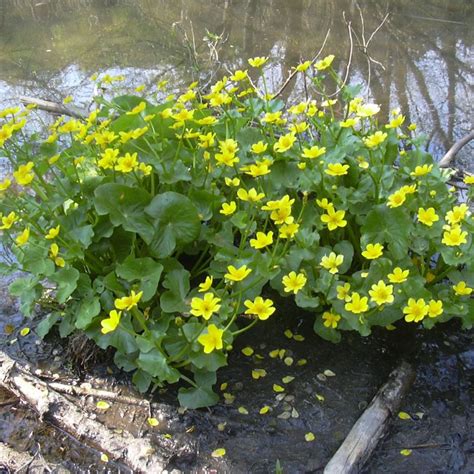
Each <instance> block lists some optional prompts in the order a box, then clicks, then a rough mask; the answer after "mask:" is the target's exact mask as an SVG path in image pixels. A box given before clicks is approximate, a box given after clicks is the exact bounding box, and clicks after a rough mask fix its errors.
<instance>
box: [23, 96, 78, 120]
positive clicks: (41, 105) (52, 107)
mask: <svg viewBox="0 0 474 474" xmlns="http://www.w3.org/2000/svg"><path fill="white" fill-rule="evenodd" d="M20 102H22V103H23V104H34V105H36V106H37V107H38V109H41V110H45V111H46V112H50V113H52V114H57V115H68V116H69V117H74V118H85V115H86V114H85V113H83V112H80V111H78V110H72V109H69V108H68V107H64V105H62V104H58V103H57V102H51V101H49V100H42V99H36V98H35V97H25V96H22V97H20Z"/></svg>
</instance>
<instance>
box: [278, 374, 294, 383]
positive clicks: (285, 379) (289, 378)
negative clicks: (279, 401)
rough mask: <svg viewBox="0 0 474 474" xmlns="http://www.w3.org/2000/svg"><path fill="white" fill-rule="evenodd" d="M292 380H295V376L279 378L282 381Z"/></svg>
mask: <svg viewBox="0 0 474 474" xmlns="http://www.w3.org/2000/svg"><path fill="white" fill-rule="evenodd" d="M293 380H295V378H294V377H292V376H291V375H287V376H286V377H283V378H282V379H281V381H282V382H283V383H290V382H293Z"/></svg>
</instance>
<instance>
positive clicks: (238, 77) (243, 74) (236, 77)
mask: <svg viewBox="0 0 474 474" xmlns="http://www.w3.org/2000/svg"><path fill="white" fill-rule="evenodd" d="M247 77H248V74H247V70H245V71H240V70H238V71H235V72H234V74H232V76H230V80H231V81H235V82H240V81H243V80H244V79H247Z"/></svg>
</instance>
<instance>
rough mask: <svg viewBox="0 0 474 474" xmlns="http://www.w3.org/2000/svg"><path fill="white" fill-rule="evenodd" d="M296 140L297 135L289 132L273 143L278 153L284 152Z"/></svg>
mask: <svg viewBox="0 0 474 474" xmlns="http://www.w3.org/2000/svg"><path fill="white" fill-rule="evenodd" d="M295 141H296V135H295V134H294V133H293V132H292V133H287V134H286V135H282V136H281V137H280V138H279V139H278V142H277V143H275V145H273V149H274V150H275V151H276V152H277V153H284V152H285V151H287V150H289V149H290V148H291V147H292V146H293V145H294V143H295Z"/></svg>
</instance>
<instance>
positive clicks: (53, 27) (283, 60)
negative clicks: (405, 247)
mask: <svg viewBox="0 0 474 474" xmlns="http://www.w3.org/2000/svg"><path fill="white" fill-rule="evenodd" d="M358 5H360V11H359V9H358ZM386 13H389V17H388V19H387V21H386V22H385V23H384V24H383V26H382V27H381V28H380V30H379V31H378V32H377V33H376V34H375V35H374V36H373V37H372V39H371V36H372V34H373V33H374V32H375V30H376V29H377V28H378V27H379V25H380V24H381V22H382V20H383V18H384V16H385V14H386ZM344 16H345V18H346V20H347V22H350V23H351V25H352V27H353V31H354V32H353V34H352V41H353V50H354V54H353V57H352V61H351V67H350V70H349V75H348V81H349V82H350V83H362V84H364V86H365V88H364V91H363V92H364V93H368V94H370V95H371V96H372V98H373V99H374V100H375V101H377V102H378V103H380V104H381V105H382V113H383V114H384V115H385V116H386V115H387V114H388V111H389V110H390V109H391V108H394V107H398V106H399V107H401V108H402V110H403V112H404V113H405V114H406V115H407V118H408V120H409V121H413V122H416V123H418V124H419V128H420V129H421V130H422V131H424V132H425V133H426V134H427V136H428V144H429V149H430V150H431V152H432V153H433V154H434V155H435V156H437V157H441V156H442V155H443V154H444V152H445V151H446V150H447V148H449V147H450V146H451V145H452V144H453V143H454V142H455V141H456V140H457V139H459V138H460V137H461V136H463V135H465V134H466V133H467V132H468V131H470V130H471V129H472V117H473V116H474V114H473V112H474V107H473V103H474V101H473V100H472V99H473V94H472V85H473V83H474V75H473V67H474V54H473V51H474V30H473V29H472V27H471V25H472V24H473V23H474V2H472V1H471V0H411V1H407V0H385V1H380V0H366V1H360V2H356V1H353V0H179V1H170V0H155V1H151V0H134V1H132V0H41V1H40V0H3V1H2V2H0V105H1V104H2V103H3V104H6V103H13V102H15V101H16V100H17V98H18V96H20V95H32V96H37V97H42V98H49V99H53V100H59V101H60V100H61V99H62V98H64V97H66V96H67V95H70V94H72V95H73V96H74V100H75V102H76V103H78V104H87V103H88V102H89V101H90V97H91V95H92V93H93V86H92V83H91V82H90V81H89V79H88V78H89V77H90V76H91V74H92V73H94V72H98V71H100V72H109V73H113V74H117V73H124V74H125V75H126V76H127V81H126V87H129V88H130V87H132V86H136V85H138V84H146V85H147V89H148V90H149V91H151V90H154V85H155V84H156V82H157V80H163V79H169V80H170V83H171V85H172V87H173V88H180V87H183V86H184V84H185V83H188V82H190V81H191V80H194V79H201V82H202V83H204V84H206V83H207V82H208V81H210V80H212V79H214V78H216V77H219V76H222V75H223V74H225V73H226V72H227V71H229V70H233V69H235V68H237V67H246V63H245V60H246V58H249V57H252V56H256V55H267V56H270V58H271V63H270V65H269V67H268V68H267V70H266V76H267V81H268V83H269V84H270V86H271V87H272V88H273V90H278V88H279V87H280V86H281V84H282V83H283V81H284V79H285V78H286V76H287V75H288V71H289V70H290V68H291V67H292V66H295V65H296V64H297V63H298V62H299V61H300V60H305V59H311V58H312V57H313V56H314V55H315V52H317V51H318V50H319V48H320V47H321V45H322V44H323V41H324V38H325V36H326V33H327V31H328V30H330V32H329V36H328V40H327V43H326V46H325V48H324V51H323V54H329V53H333V54H335V55H336V56H337V59H338V60H339V61H338V62H337V67H338V69H339V70H340V71H341V73H344V71H345V67H346V65H347V62H348V57H349V52H350V40H349V35H348V28H347V24H346V22H345V21H344ZM361 16H362V18H363V22H362V20H361ZM216 35H217V36H220V37H221V40H220V41H216V40H215V38H216ZM364 45H365V46H364ZM369 65H370V74H369ZM369 79H370V84H369V83H368V82H369ZM304 93H305V92H304V84H303V83H302V81H296V82H292V83H291V84H290V85H289V87H288V88H287V89H285V94H286V97H287V98H289V99H290V100H296V99H298V98H301V97H302V96H303V95H304ZM473 150H474V146H473V145H471V146H470V147H465V149H464V150H462V152H461V153H460V155H459V157H460V159H461V161H462V162H463V165H464V166H468V167H470V169H471V170H472V169H474V164H473V163H472V161H473V160H472V159H470V158H471V157H472V152H473ZM468 162H470V164H468Z"/></svg>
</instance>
